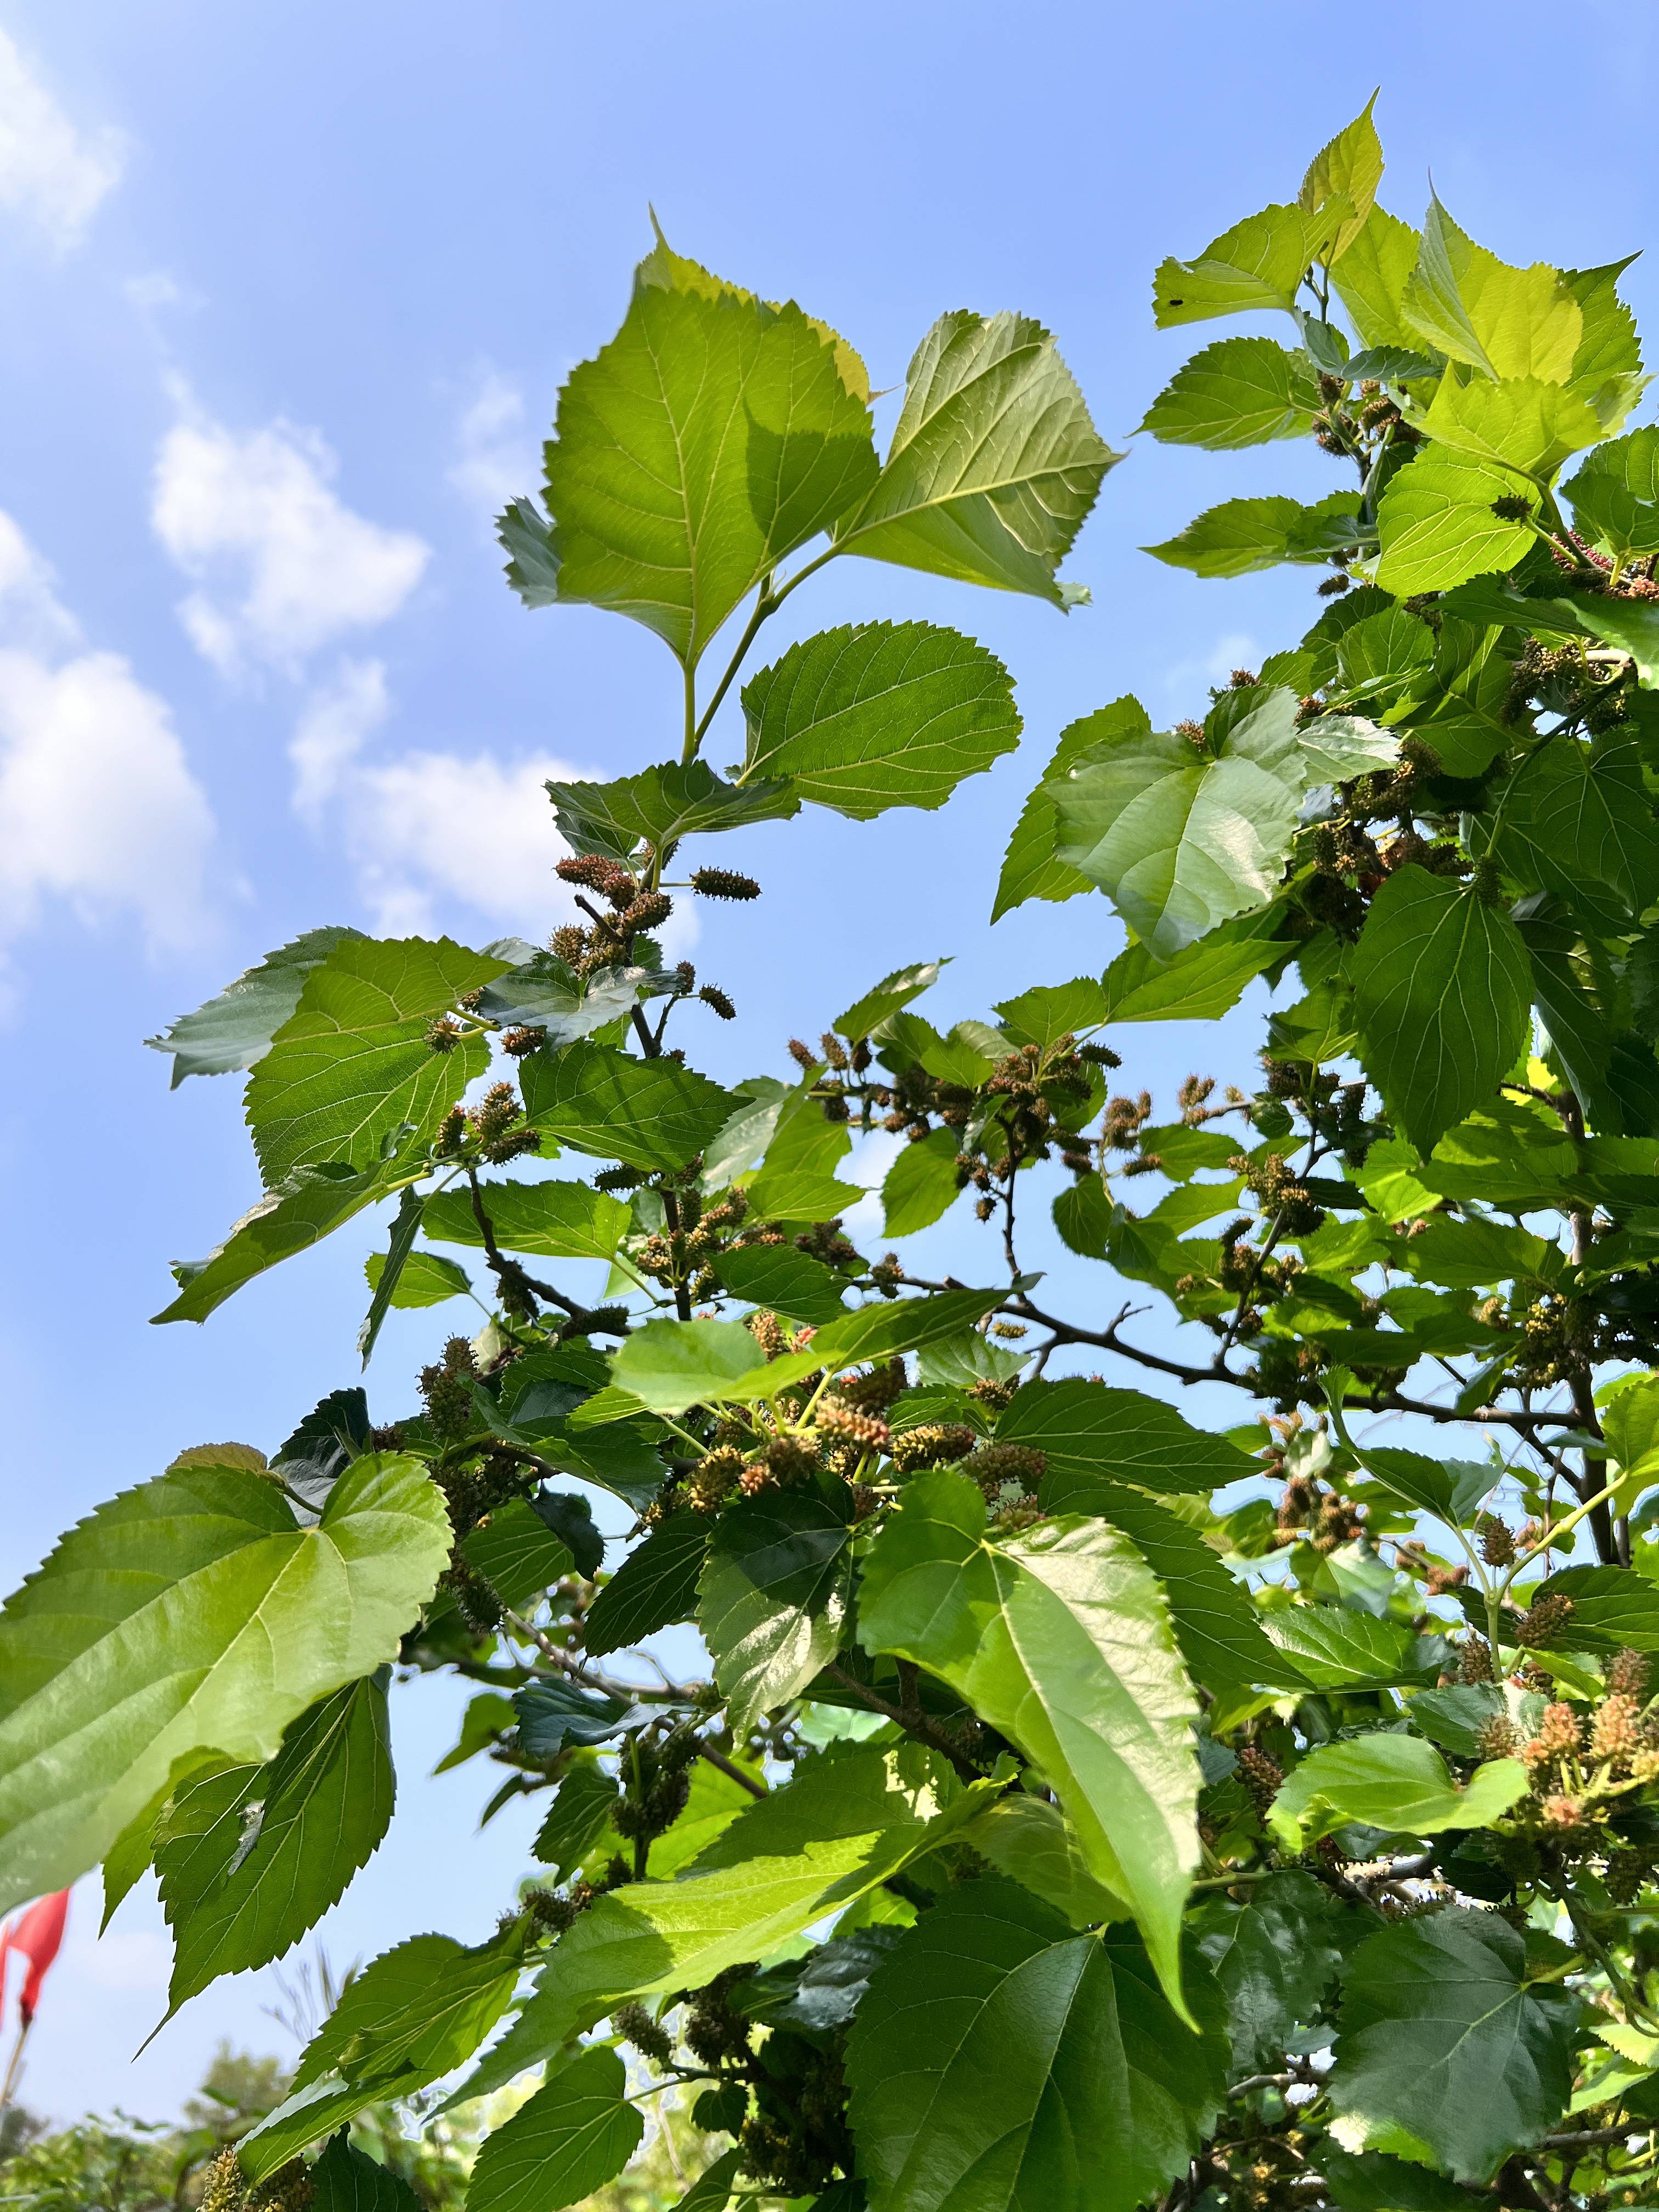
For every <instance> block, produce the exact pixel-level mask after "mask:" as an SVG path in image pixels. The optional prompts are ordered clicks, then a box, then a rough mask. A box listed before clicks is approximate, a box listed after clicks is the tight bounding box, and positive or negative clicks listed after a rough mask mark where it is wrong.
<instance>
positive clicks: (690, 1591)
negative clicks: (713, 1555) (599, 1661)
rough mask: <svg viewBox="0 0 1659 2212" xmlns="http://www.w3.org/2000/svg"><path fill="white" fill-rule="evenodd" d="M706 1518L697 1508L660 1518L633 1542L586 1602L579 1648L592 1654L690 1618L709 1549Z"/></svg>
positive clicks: (600, 1654)
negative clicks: (690, 1511) (626, 1554)
mask: <svg viewBox="0 0 1659 2212" xmlns="http://www.w3.org/2000/svg"><path fill="white" fill-rule="evenodd" d="M710 1528H711V1523H710V1522H708V1521H706V1520H704V1519H703V1518H702V1516H701V1515H700V1514H696V1513H676V1514H674V1515H672V1516H671V1517H670V1518H669V1519H668V1520H666V1521H663V1522H659V1523H658V1525H657V1527H656V1528H653V1530H652V1531H651V1533H650V1534H649V1535H648V1536H647V1538H646V1539H645V1541H644V1542H643V1543H642V1544H639V1545H636V1546H635V1548H634V1549H633V1550H632V1551H631V1552H630V1553H629V1555H628V1557H627V1558H626V1559H624V1560H623V1563H622V1565H621V1566H619V1567H618V1568H617V1571H616V1573H615V1574H614V1575H612V1576H611V1579H610V1581H609V1582H608V1583H606V1584H605V1587H604V1589H602V1590H601V1591H600V1592H599V1595H598V1597H596V1598H595V1599H594V1601H593V1602H592V1605H591V1606H590V1607H588V1611H587V1616H586V1621H585V1623H584V1632H583V1637H582V1644H583V1648H584V1649H585V1650H587V1651H588V1652H589V1653H591V1654H592V1656H595V1657H603V1656H604V1655H605V1653H606V1652H609V1651H620V1650H623V1648H624V1647H625V1646H626V1645H628V1644H639V1643H641V1642H643V1640H644V1639H645V1638H646V1637H647V1636H654V1635H655V1634H656V1632H657V1631H658V1630H659V1628H669V1627H671V1626H673V1625H674V1624H675V1623H676V1622H677V1621H682V1620H691V1619H692V1617H693V1616H694V1615H695V1613H696V1610H697V1581H698V1577H700V1576H701V1574H702V1568H703V1562H704V1560H705V1559H707V1557H708V1538H709V1534H710Z"/></svg>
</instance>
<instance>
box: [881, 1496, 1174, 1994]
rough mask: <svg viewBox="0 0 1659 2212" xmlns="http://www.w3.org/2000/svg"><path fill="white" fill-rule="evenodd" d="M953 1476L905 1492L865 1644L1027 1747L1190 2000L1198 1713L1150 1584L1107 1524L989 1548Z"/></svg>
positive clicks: (887, 1540) (1093, 1867)
mask: <svg viewBox="0 0 1659 2212" xmlns="http://www.w3.org/2000/svg"><path fill="white" fill-rule="evenodd" d="M985 1521H986V1514H985V1502H984V1500H983V1498H981V1496H980V1495H979V1493H978V1492H977V1491H976V1490H975V1489H974V1488H973V1486H971V1485H970V1484H969V1483H968V1482H966V1481H964V1480H963V1478H962V1477H961V1476H960V1475H957V1474H925V1475H921V1476H918V1477H917V1478H916V1479H915V1480H914V1481H912V1482H910V1483H909V1484H908V1486H906V1488H905V1490H904V1492H903V1494H902V1498H901V1499H900V1502H899V1504H898V1507H897V1510H896V1512H895V1513H894V1514H893V1515H892V1516H891V1517H890V1519H889V1520H888V1521H887V1522H885V1523H884V1526H883V1528H882V1529H881V1532H880V1534H878V1537H877V1538H876V1541H875V1544H874V1547H873V1548H872V1552H871V1554H870V1556H869V1558H868V1559H867V1560H866V1564H865V1569H864V1578H863V1583H862V1586H861V1589H860V1613H859V1640H860V1643H861V1644H863V1645H864V1647H865V1649H866V1650H867V1651H870V1652H872V1653H875V1652H892V1653H895V1654H896V1656H899V1657H901V1658H906V1659H911V1660H914V1661H915V1662H916V1664H917V1665H918V1666H921V1667H925V1668H927V1671H928V1672H929V1673H930V1674H937V1675H939V1677H940V1678H941V1680H945V1681H946V1682H948V1683H949V1684H950V1685H951V1688H952V1689H954V1690H955V1691H957V1693H958V1694H959V1695H960V1696H962V1697H963V1698H964V1699H966V1700H967V1702H968V1703H969V1705H971V1706H972V1707H973V1709H974V1711H975V1712H976V1713H977V1714H978V1715H979V1716H980V1717H981V1719H982V1720H986V1721H988V1722H989V1723H991V1725H992V1726H993V1727H994V1728H998V1729H1001V1730H1002V1732H1003V1733H1004V1735H1007V1736H1009V1737H1010V1738H1011V1739H1012V1741H1014V1742H1016V1743H1018V1745H1019V1746H1020V1747H1021V1749H1022V1750H1023V1751H1024V1753H1025V1754H1026V1756H1027V1757H1028V1758H1029V1759H1031V1760H1032V1761H1033V1762H1034V1763H1035V1764H1036V1765H1037V1767H1038V1768H1039V1769H1040V1770H1041V1771H1042V1774H1043V1776H1044V1777H1045V1778H1046V1779H1047V1781H1048V1783H1049V1784H1050V1786H1051V1787H1052V1788H1053V1790H1054V1794H1055V1796H1057V1797H1058V1798H1059V1800H1060V1804H1061V1806H1062V1807H1063V1808H1064V1809H1065V1811H1066V1814H1068V1815H1069V1816H1070V1818H1071V1820H1072V1821H1073V1824H1074V1826H1076V1828H1077V1832H1078V1835H1079V1840H1080V1842H1081V1844H1082V1847H1083V1851H1084V1855H1085V1860H1086V1862H1087V1863H1088V1866H1089V1870H1090V1872H1091V1874H1093V1875H1094V1876H1095V1877H1096V1879H1097V1881H1102V1882H1103V1883H1104V1884H1105V1885H1106V1887H1108V1888H1109V1889H1111V1890H1115V1892H1116V1893H1118V1895H1120V1896H1121V1897H1122V1898H1124V1899H1126V1900H1127V1902H1128V1904H1129V1905H1130V1906H1131V1907H1132V1908H1133V1911H1134V1914H1135V1917H1136V1918H1137V1920H1138V1921H1139V1923H1140V1926H1141V1928H1142V1929H1143V1930H1144V1931H1145V1932H1146V1940H1147V1945H1148V1948H1149V1950H1150V1951H1151V1954H1152V1960H1153V1961H1154V1964H1155V1965H1156V1966H1157V1968H1158V1975H1159V1978H1160V1979H1161V1980H1162V1981H1163V1983H1164V1987H1165V1989H1166V1990H1170V1992H1171V1993H1172V2002H1176V2004H1177V2005H1179V2002H1180V1968H1179V1965H1178V1963H1177V1957H1176V1940H1177V1936H1178V1933H1179V1929H1180V1923H1181V1909H1182V1903H1183V1901H1184V1899H1185V1898H1186V1894H1187V1891H1188V1887H1189V1885H1190V1883H1191V1881H1192V1874H1193V1869H1194V1866H1195V1864H1196V1863H1197V1858H1198V1838H1197V1831H1196V1827H1195V1825H1194V1807H1195V1805H1196V1803H1197V1791H1198V1779H1199V1777H1198V1766H1197V1762H1196V1760H1195V1759H1194V1756H1193V1753H1192V1747H1191V1737H1190V1735H1189V1734H1188V1723H1189V1721H1190V1718H1191V1717H1192V1715H1193V1713H1194V1710H1195V1705H1194V1695H1193V1691H1192V1688H1191V1685H1190V1684H1189V1682H1188V1679H1187V1674H1186V1670H1185V1668H1183V1667H1182V1663H1181V1660H1180V1656H1179V1654H1178V1652H1177V1650H1176V1643H1175V1637H1174V1633H1173V1631H1172V1629H1171V1627H1170V1620H1169V1615H1168V1613H1167V1611H1166V1609H1165V1607H1164V1598H1163V1595H1162V1593H1161V1592H1160V1590H1159V1589H1158V1583H1157V1581H1156V1579H1155V1578H1154V1577H1153V1575H1152V1572H1151V1571H1150V1569H1149V1568H1148V1567H1147V1566H1146V1564H1145V1562H1144V1561H1143V1560H1142V1559H1141V1557H1140V1555H1139V1553H1138V1552H1137V1551H1136V1550H1135V1549H1134V1547H1133V1545H1132V1544H1130V1543H1129V1542H1128V1541H1127V1539H1126V1538H1125V1537H1123V1536H1121V1534H1118V1532H1117V1531H1116V1530H1115V1529H1113V1528H1107V1527H1105V1526H1104V1525H1103V1523H1101V1522H1090V1521H1085V1520H1081V1519H1073V1518H1069V1517H1067V1518H1063V1519H1059V1520H1054V1521H1048V1522H1041V1523H1039V1524H1038V1525H1037V1526H1036V1527H1035V1528H1031V1529H1030V1530H1029V1531H1028V1532H1027V1533H1025V1534H1023V1535H1019V1536H1014V1537H1010V1538H1008V1539H1006V1540H1004V1541H1001V1542H1000V1543H992V1542H990V1541H987V1537H986V1534H985Z"/></svg>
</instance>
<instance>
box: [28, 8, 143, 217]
mask: <svg viewBox="0 0 1659 2212" xmlns="http://www.w3.org/2000/svg"><path fill="white" fill-rule="evenodd" d="M121 160H122V145H121V139H120V135H119V133H118V132H117V131H107V130H106V131H96V132H93V133H90V134H88V133H84V132H82V131H77V130H76V127H75V125H73V124H72V123H71V122H70V119H69V118H68V116H66V115H65V114H64V111H63V109H62V108H61V107H59V106H58V103H57V101H56V100H54V99H53V98H52V94H50V93H49V92H48V91H47V90H46V87H45V86H44V85H43V84H42V83H41V82H40V79H39V78H38V77H36V76H33V75H32V74H31V73H30V70H29V68H28V64H27V63H26V62H25V61H24V59H23V57H22V55H21V53H19V52H18V51H17V46H16V43H15V40H12V39H10V38H9V37H8V36H7V35H6V33H4V32H3V31H0V207H3V208H8V209H9V210H11V211H12V212H13V213H14V214H16V215H21V216H25V217H26V218H27V220H28V221H29V222H33V223H34V224H35V225H36V226H37V227H38V228H40V230H41V231H43V232H44V233H45V234H46V238H47V240H49V241H50V243H51V244H52V245H53V246H56V247H57V248H58V250H59V251H60V252H64V251H66V250H67V249H68V248H69V247H70V246H74V245H76V243H77V242H78V241H79V240H80V239H81V238H82V235H83V234H84V233H85V230H86V228H87V225H88V223H89V222H91V220H92V218H93V216H94V213H95V212H96V211H97V208H98V204H99V203H100V200H102V198H103V197H104V195H105V194H106V192H107V191H110V190H111V189H112V186H113V185H114V184H115V183H116V181H117V179H118V178H119V176H120V173H121Z"/></svg>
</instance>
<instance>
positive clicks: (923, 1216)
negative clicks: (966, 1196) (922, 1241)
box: [881, 1129, 962, 1237]
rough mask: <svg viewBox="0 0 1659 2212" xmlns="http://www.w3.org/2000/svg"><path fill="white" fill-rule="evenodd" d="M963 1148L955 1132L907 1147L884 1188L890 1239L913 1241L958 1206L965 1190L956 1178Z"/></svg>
mask: <svg viewBox="0 0 1659 2212" xmlns="http://www.w3.org/2000/svg"><path fill="white" fill-rule="evenodd" d="M960 1145H961V1139H959V1138H958V1136H957V1133H956V1131H955V1130H954V1129H933V1130H930V1131H929V1133H928V1134H927V1136H925V1137H924V1138H923V1139H922V1140H921V1143H920V1144H915V1145H906V1146H905V1147H904V1149H903V1151H902V1152H901V1153H900V1154H899V1155H898V1158H896V1160H895V1161H894V1162H893V1164H892V1166H891V1167H890V1168H889V1169H888V1170H887V1176H886V1180H885V1181H884V1182H883V1184H882V1187H881V1204H882V1212H883V1214H884V1217H885V1226H886V1231H887V1234H888V1235H889V1236H890V1237H914V1236H915V1233H916V1231H918V1230H919V1229H928V1228H931V1227H932V1226H933V1223H934V1222H936V1221H938V1220H939V1219H940V1218H941V1217H942V1216H943V1215H945V1214H946V1213H948V1212H949V1211H950V1209H951V1206H954V1205H955V1203H956V1201H957V1198H958V1196H959V1195H960V1194H961V1190H962V1186H961V1184H960V1182H958V1181H957V1152H958V1151H959V1149H960Z"/></svg>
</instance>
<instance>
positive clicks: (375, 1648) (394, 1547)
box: [0, 1455, 450, 1909]
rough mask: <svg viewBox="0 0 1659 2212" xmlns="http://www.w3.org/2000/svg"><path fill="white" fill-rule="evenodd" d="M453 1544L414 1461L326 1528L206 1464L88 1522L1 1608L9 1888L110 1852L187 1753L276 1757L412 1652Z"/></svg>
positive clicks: (339, 1505)
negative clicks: (420, 1614) (329, 1705)
mask: <svg viewBox="0 0 1659 2212" xmlns="http://www.w3.org/2000/svg"><path fill="white" fill-rule="evenodd" d="M449 1541H450V1539H449V1524H448V1521H447V1517H446V1516H445V1513H444V1509H443V1504H442V1501H441V1498H439V1495H438V1492H436V1490H435V1488H434V1487H433V1485H432V1483H431V1482H430V1480H428V1477H427V1474H426V1473H425V1470H424V1469H423V1468H422V1467H421V1466H420V1464H419V1462H416V1461H415V1460H411V1459H405V1458H401V1457H398V1456H397V1455H389V1456H388V1455H375V1456H371V1457H368V1458H365V1459H362V1460H359V1461H358V1462H356V1465H355V1466H353V1467H352V1468H350V1470H349V1472H348V1473H347V1474H344V1475H343V1476H342V1477H341V1479H340V1480H339V1481H338V1482H337V1483H336V1485H335V1486H334V1488H333V1490H332V1491H331V1492H330V1494H329V1498H328V1500H327V1503H326V1504H325V1506H324V1508H323V1511H322V1516H321V1519H320V1520H319V1522H318V1523H317V1525H316V1526H315V1527H313V1528H301V1527H300V1526H299V1525H298V1524H297V1522H295V1518H294V1515H293V1512H292V1511H291V1510H290V1509H289V1505H288V1504H287V1501H286V1500H285V1499H284V1498H283V1496H282V1493H281V1492H279V1491H278V1490H277V1489H276V1486H275V1485H274V1484H272V1483H271V1482H270V1481H269V1480H266V1479H265V1478H264V1476H262V1475H259V1474H253V1473H252V1472H250V1471H249V1470H248V1469H247V1468H246V1466H244V1465H237V1464H235V1463H231V1464H227V1465H218V1464H205V1463H204V1464H197V1465H193V1466H191V1467H188V1468H182V1469H179V1470H178V1471H176V1472H174V1473H172V1474H166V1475H163V1476H161V1477H160V1478H159V1479H158V1480H156V1481H154V1482H149V1483H145V1484H143V1485H142V1486H140V1487H139V1488H137V1489H136V1490H129V1491H126V1492H124V1493H123V1494H122V1495H121V1496H120V1497H118V1498H112V1500H111V1501H110V1503H109V1504H106V1505H103V1506H100V1508H99V1509H98V1510H97V1512H95V1513H94V1514H93V1515H92V1516H90V1517H89V1518H88V1520H85V1521H83V1522H81V1523H80V1525H79V1527H77V1528H74V1529H71V1530H70V1533H69V1534H68V1535H66V1536H65V1537H64V1538H63V1539H62V1540H61V1541H59V1543H58V1547H57V1548H56V1550H55V1551H54V1552H53V1553H52V1555H51V1557H50V1558H49V1559H47V1560H46V1565H44V1566H43V1567H41V1568H40V1570H39V1571H37V1572H36V1573H35V1574H33V1576H31V1577H30V1578H29V1579H28V1581H27V1582H26V1583H24V1584H23V1587H22V1588H21V1589H20V1590H19V1591H18V1592H17V1593H16V1594H15V1596H13V1597H12V1598H11V1599H10V1600H9V1602H8V1604H7V1606H6V1607H5V1611H4V1613H3V1614H0V1674H3V1678H4V1682H5V1688H4V1692H3V1704H0V1898H3V1899H5V1900H6V1901H7V1902H8V1903H16V1902H17V1901H19V1900H20V1899H26V1898H30V1897H38V1896H40V1895H41V1894H43V1893H45V1892H46V1891H47V1890H52V1889H59V1888H63V1887H66V1886H67V1885H68V1884H69V1883H70V1882H71V1881H75V1880H76V1878H77V1877H78V1876H79V1875H82V1874H83V1873H84V1872H85V1871H86V1870H87V1869H88V1867H92V1866H95V1865H96V1864H97V1863H98V1861H99V1860H100V1858H101V1857H103V1854H104V1852H105V1851H106V1850H107V1849H108V1848H109V1846H110V1844H112V1843H113V1842H114V1840H115V1838H117V1837H118V1835H119V1834H120V1832H121V1831H122V1830H123V1829H124V1828H125V1826H127V1824H128V1822H129V1821H130V1820H132V1819H133V1818H134V1817H135V1815H137V1814H138V1813H139V1812H140V1811H141V1810H142V1809H143V1807H144V1806H145V1805H147V1804H148V1803H149V1802H150V1801H151V1800H152V1799H153V1798H154V1797H155V1795H156V1793H157V1791H158V1790H160V1788H161V1785H162V1784H164V1783H165V1782H166V1781H167V1777H168V1775H169V1774H170V1773H171V1772H173V1771H174V1768H175V1764H176V1763H177V1762H179V1761H181V1760H190V1759H196V1758H197V1757H198V1756H199V1754H201V1753H216V1754H217V1755H218V1756H219V1758H220V1759H222V1760H223V1761H226V1762H228V1763H232V1764H238V1765H249V1764H254V1763H263V1762H264V1761H265V1760H268V1759H275V1758H276V1755H277V1753H278V1750H279V1748H280V1745H281V1741H282V1736H283V1730H284V1729H286V1728H287V1727H288V1726H289V1723H291V1722H293V1721H294V1720H295V1719H296V1718H297V1717H298V1716H299V1715H300V1714H301V1713H302V1712H304V1711H306V1710H307V1707H309V1706H311V1705H314V1704H316V1702H317V1700H318V1699H319V1698H324V1697H326V1696H328V1695H329V1694H330V1693H331V1692H332V1691H334V1690H337V1689H338V1688H340V1687H342V1686H343V1685H344V1684H346V1683H348V1682H352V1681H356V1680H358V1679H359V1678H360V1677H362V1676H363V1675H365V1674H372V1673H373V1672H374V1669H375V1668H377V1667H379V1666H381V1665H383V1664H385V1663H386V1662H387V1661H389V1660H390V1659H392V1658H393V1657H394V1656H396V1653H397V1649H398V1639H399V1638H400V1637H401V1636H402V1635H403V1633H404V1631H405V1630H406V1629H408V1628H409V1627H410V1626H411V1625H412V1623H413V1621H414V1619H415V1616H416V1613H417V1611H418V1610H419V1608H420V1607H421V1606H422V1605H423V1604H424V1603H425V1602H426V1601H427V1600H428V1598H429V1597H430V1596H431V1595H432V1592H433V1589H435V1586H436V1583H437V1579H438V1576H439V1574H440V1573H441V1571H442V1569H443V1567H444V1565H445V1564H446V1562H447V1558H448V1554H449ZM112 1558H118V1559H120V1560H121V1562H122V1571H121V1574H120V1575H119V1576H118V1577H112V1575H111V1573H110V1571H109V1567H108V1561H109V1560H110V1559H112ZM0 1909H4V1908H3V1906H0Z"/></svg>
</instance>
